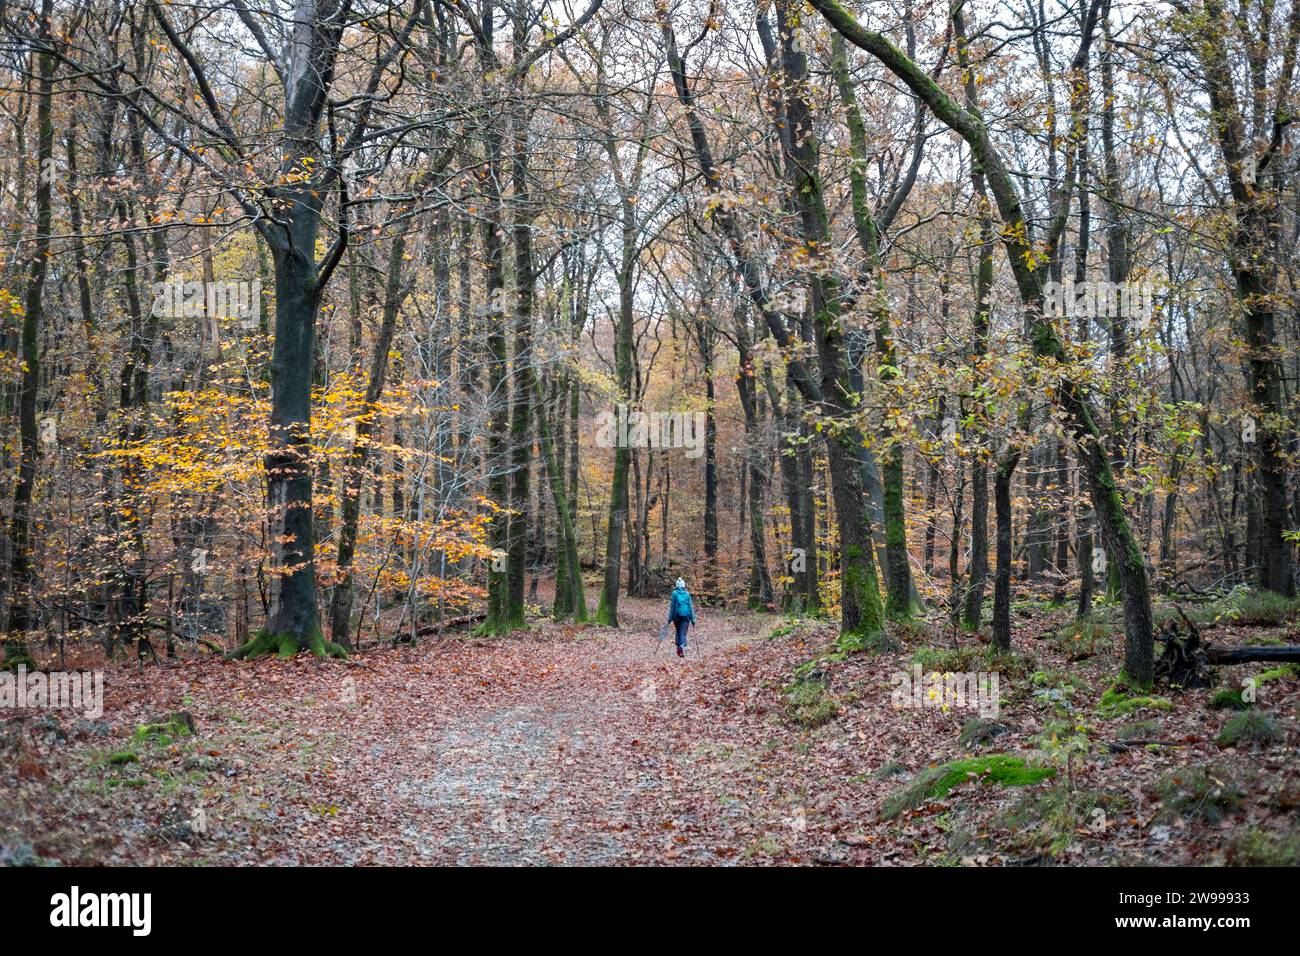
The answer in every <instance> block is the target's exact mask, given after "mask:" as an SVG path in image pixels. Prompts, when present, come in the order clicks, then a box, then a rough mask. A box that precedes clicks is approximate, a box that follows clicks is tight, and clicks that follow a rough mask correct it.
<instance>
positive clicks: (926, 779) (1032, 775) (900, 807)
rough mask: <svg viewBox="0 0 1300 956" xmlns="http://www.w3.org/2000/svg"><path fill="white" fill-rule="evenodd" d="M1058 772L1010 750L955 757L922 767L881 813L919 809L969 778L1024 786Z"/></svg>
mask: <svg viewBox="0 0 1300 956" xmlns="http://www.w3.org/2000/svg"><path fill="white" fill-rule="evenodd" d="M1055 774H1056V771H1055V770H1053V769H1052V768H1051V767H1031V766H1028V765H1026V764H1025V762H1024V761H1023V760H1021V759H1019V758H1017V757H1011V756H1008V755H1007V754H990V755H989V756H987V757H972V758H971V759H969V760H954V761H953V762H951V763H946V764H940V765H939V766H937V767H928V768H926V769H925V770H922V771H921V772H920V773H919V774H917V775H916V779H915V780H913V781H912V782H911V783H910V784H908V785H907V786H906V787H904V788H903V789H902V790H899V791H898V792H897V793H895V794H893V795H892V796H891V797H889V799H887V800H886V801H885V802H884V804H883V805H882V806H881V808H880V816H881V819H883V820H889V819H892V818H893V817H896V816H898V814H900V813H902V812H903V811H904V810H912V809H915V808H916V807H919V806H921V805H922V804H924V803H926V802H927V801H929V800H933V799H935V798H937V797H942V796H944V795H945V794H947V793H948V792H949V791H951V790H952V789H953V788H954V787H956V786H957V785H959V784H961V783H965V782H966V781H967V780H969V779H976V780H978V781H980V782H983V783H995V784H1000V785H1002V786H1005V787H1024V786H1029V785H1031V784H1035V783H1039V782H1041V781H1043V780H1046V779H1047V778H1048V777H1051V776H1054V775H1055Z"/></svg>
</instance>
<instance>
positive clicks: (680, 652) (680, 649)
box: [677, 644, 686, 657]
mask: <svg viewBox="0 0 1300 956" xmlns="http://www.w3.org/2000/svg"><path fill="white" fill-rule="evenodd" d="M677 656H678V657H685V656H686V652H685V651H684V650H682V645H680V644H678V645H677Z"/></svg>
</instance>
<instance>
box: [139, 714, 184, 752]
mask: <svg viewBox="0 0 1300 956" xmlns="http://www.w3.org/2000/svg"><path fill="white" fill-rule="evenodd" d="M194 732H195V726H194V717H193V716H192V715H191V714H190V712H189V711H187V710H178V711H176V712H175V713H171V714H166V715H164V716H163V717H160V718H159V719H158V720H155V721H152V722H150V723H147V724H141V725H140V726H138V727H136V729H135V733H134V734H133V735H132V738H131V739H132V740H133V741H134V742H135V743H155V744H158V745H159V746H160V747H167V746H170V745H171V744H172V743H174V742H175V741H177V740H180V739H181V738H182V737H190V736H193V734H194Z"/></svg>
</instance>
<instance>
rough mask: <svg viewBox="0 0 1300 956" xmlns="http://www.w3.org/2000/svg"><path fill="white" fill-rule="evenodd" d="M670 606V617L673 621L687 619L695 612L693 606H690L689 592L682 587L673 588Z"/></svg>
mask: <svg viewBox="0 0 1300 956" xmlns="http://www.w3.org/2000/svg"><path fill="white" fill-rule="evenodd" d="M671 607H672V610H671V612H670V617H671V618H672V620H674V621H689V620H690V619H691V618H692V617H693V616H694V613H695V608H694V607H692V606H691V595H690V592H688V591H686V590H684V589H682V588H674V589H673V600H672V605H671Z"/></svg>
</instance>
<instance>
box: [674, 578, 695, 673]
mask: <svg viewBox="0 0 1300 956" xmlns="http://www.w3.org/2000/svg"><path fill="white" fill-rule="evenodd" d="M668 623H670V624H674V625H676V627H677V656H678V657H685V656H686V632H687V630H688V629H689V628H690V626H691V625H692V624H694V623H695V604H694V603H693V602H692V601H691V592H690V591H688V590H686V581H685V580H684V579H682V578H678V579H677V585H676V586H675V587H674V588H673V593H672V595H671V596H670V597H669V598H668Z"/></svg>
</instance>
